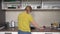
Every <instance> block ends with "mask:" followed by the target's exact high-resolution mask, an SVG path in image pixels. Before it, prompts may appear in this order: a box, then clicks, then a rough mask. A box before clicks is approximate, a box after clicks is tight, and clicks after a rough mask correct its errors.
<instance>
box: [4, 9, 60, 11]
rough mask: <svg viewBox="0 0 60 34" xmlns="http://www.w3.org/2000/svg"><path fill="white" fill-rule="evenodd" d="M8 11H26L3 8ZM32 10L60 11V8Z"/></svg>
mask: <svg viewBox="0 0 60 34" xmlns="http://www.w3.org/2000/svg"><path fill="white" fill-rule="evenodd" d="M3 10H6V11H24V9H3ZM32 11H60V9H33V10H32Z"/></svg>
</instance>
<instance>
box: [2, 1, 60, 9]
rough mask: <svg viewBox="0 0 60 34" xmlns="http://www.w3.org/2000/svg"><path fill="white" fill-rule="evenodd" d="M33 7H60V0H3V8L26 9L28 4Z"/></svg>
mask: <svg viewBox="0 0 60 34" xmlns="http://www.w3.org/2000/svg"><path fill="white" fill-rule="evenodd" d="M27 5H28V6H31V7H32V9H36V10H37V9H38V10H39V9H60V0H3V1H2V9H6V10H9V9H10V10H11V9H14V10H15V9H16V10H20V9H24V8H25V7H26V6H27Z"/></svg>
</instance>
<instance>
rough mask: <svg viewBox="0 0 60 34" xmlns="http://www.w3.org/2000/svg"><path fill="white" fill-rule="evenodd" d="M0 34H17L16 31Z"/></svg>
mask: <svg viewBox="0 0 60 34" xmlns="http://www.w3.org/2000/svg"><path fill="white" fill-rule="evenodd" d="M0 34H18V32H0Z"/></svg>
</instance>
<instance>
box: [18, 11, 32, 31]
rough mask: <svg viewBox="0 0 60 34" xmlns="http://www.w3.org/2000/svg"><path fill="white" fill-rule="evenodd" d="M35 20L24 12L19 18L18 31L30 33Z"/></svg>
mask: <svg viewBox="0 0 60 34" xmlns="http://www.w3.org/2000/svg"><path fill="white" fill-rule="evenodd" d="M31 21H33V18H32V16H31V15H30V14H27V13H26V12H23V13H21V14H19V16H18V30H21V31H25V32H30V22H31Z"/></svg>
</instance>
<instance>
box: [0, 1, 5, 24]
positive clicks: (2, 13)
mask: <svg viewBox="0 0 60 34" xmlns="http://www.w3.org/2000/svg"><path fill="white" fill-rule="evenodd" d="M1 2H2V0H0V24H1V23H4V22H5V11H3V10H2V5H1Z"/></svg>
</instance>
